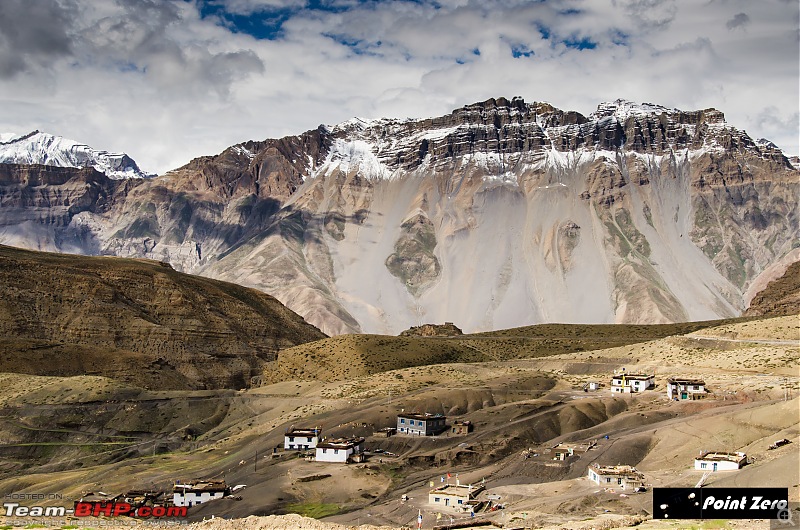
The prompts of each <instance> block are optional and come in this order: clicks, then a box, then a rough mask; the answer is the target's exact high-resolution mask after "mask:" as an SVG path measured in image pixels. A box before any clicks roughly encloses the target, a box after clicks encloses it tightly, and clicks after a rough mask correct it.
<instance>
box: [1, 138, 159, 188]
mask: <svg viewBox="0 0 800 530" xmlns="http://www.w3.org/2000/svg"><path fill="white" fill-rule="evenodd" d="M0 140H3V141H0V164H41V165H45V166H56V167H75V168H83V167H92V168H94V169H96V170H97V171H99V172H100V173H104V174H105V175H106V176H107V177H109V178H112V179H125V178H147V177H153V176H155V175H151V174H148V173H145V172H144V171H142V170H141V169H139V166H138V165H136V162H134V161H133V159H132V158H131V157H129V156H128V155H126V154H125V153H109V152H108V151H98V150H97V149H92V148H91V147H89V146H88V145H85V144H81V143H78V142H76V141H74V140H68V139H66V138H62V137H61V136H53V135H52V134H47V133H42V132H39V131H33V132H32V133H29V134H26V135H23V136H15V135H13V134H6V135H2V136H0Z"/></svg>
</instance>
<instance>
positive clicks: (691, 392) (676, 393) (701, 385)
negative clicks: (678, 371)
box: [667, 377, 706, 399]
mask: <svg viewBox="0 0 800 530" xmlns="http://www.w3.org/2000/svg"><path fill="white" fill-rule="evenodd" d="M667 397H668V398H669V399H698V398H704V397H706V383H705V381H703V380H702V379H687V378H685V377H670V378H669V379H667Z"/></svg>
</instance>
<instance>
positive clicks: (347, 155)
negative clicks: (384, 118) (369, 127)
mask: <svg viewBox="0 0 800 530" xmlns="http://www.w3.org/2000/svg"><path fill="white" fill-rule="evenodd" d="M323 168H324V170H323V172H324V173H325V174H326V175H328V174H330V173H331V172H332V171H333V170H334V169H338V170H339V171H342V172H344V173H350V172H351V171H358V172H359V174H360V175H361V176H362V177H365V178H367V179H373V180H374V179H389V178H391V176H392V172H391V171H390V170H389V168H387V167H386V166H385V165H383V164H382V163H381V161H380V160H378V157H377V156H375V153H373V152H372V146H371V145H370V144H369V143H367V142H365V141H364V140H350V141H347V140H342V139H338V138H337V139H336V140H334V142H333V145H332V146H331V150H330V152H329V153H328V158H327V159H326V160H325V164H323Z"/></svg>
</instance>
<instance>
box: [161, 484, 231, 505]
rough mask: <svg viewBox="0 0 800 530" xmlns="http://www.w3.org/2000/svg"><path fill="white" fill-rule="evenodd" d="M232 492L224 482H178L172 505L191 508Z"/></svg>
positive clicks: (173, 492)
mask: <svg viewBox="0 0 800 530" xmlns="http://www.w3.org/2000/svg"><path fill="white" fill-rule="evenodd" d="M229 491H230V490H229V489H228V486H227V485H226V484H225V481H224V480H196V481H190V482H176V483H175V484H174V485H173V487H172V503H173V504H174V505H175V506H186V507H188V508H191V507H192V506H196V505H198V504H203V503H204V502H208V501H213V500H214V499H221V498H222V497H224V496H225V495H226V494H228V492H229Z"/></svg>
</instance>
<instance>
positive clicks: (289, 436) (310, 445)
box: [283, 427, 322, 451]
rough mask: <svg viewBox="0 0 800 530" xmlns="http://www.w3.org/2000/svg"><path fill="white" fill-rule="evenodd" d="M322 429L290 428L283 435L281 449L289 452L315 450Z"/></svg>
mask: <svg viewBox="0 0 800 530" xmlns="http://www.w3.org/2000/svg"><path fill="white" fill-rule="evenodd" d="M321 432H322V429H320V428H318V427H315V428H314V429H295V428H294V427H291V428H290V429H289V430H288V431H286V434H284V435H283V448H284V449H286V450H287V451H291V450H307V449H316V447H317V444H318V443H319V437H320V433H321Z"/></svg>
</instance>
